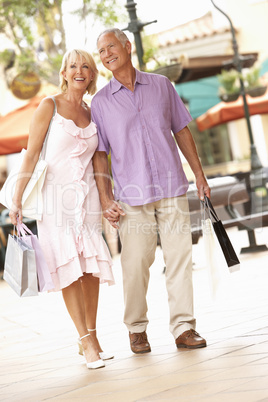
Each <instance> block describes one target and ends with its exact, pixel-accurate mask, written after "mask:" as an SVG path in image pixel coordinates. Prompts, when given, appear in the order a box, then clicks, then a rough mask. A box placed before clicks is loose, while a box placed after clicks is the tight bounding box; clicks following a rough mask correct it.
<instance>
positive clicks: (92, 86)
mask: <svg viewBox="0 0 268 402" xmlns="http://www.w3.org/2000/svg"><path fill="white" fill-rule="evenodd" d="M77 57H81V58H84V59H85V60H86V62H87V63H88V65H89V67H90V68H91V71H92V72H93V74H94V75H93V79H92V81H90V83H89V85H88V87H87V89H86V91H85V92H86V93H89V94H90V95H94V93H95V92H96V91H97V79H98V74H99V71H98V69H97V66H96V63H95V61H94V59H93V57H92V56H91V54H90V53H88V52H86V51H85V50H80V49H73V50H69V51H68V52H66V53H65V55H64V56H63V59H62V63H61V68H60V72H59V76H60V90H61V92H62V93H64V92H66V91H67V88H68V82H67V81H66V80H65V78H64V77H63V74H62V72H63V71H66V68H67V64H68V61H69V59H70V58H73V59H74V60H75V59H76V58H77Z"/></svg>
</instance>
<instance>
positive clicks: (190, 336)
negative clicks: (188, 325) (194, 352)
mask: <svg viewBox="0 0 268 402" xmlns="http://www.w3.org/2000/svg"><path fill="white" fill-rule="evenodd" d="M175 342H176V346H177V348H188V349H197V348H205V347H206V346H207V342H206V340H205V339H204V338H202V337H201V336H200V335H199V334H198V333H197V332H196V331H195V330H194V329H190V330H189V331H184V332H183V333H182V334H181V335H180V336H178V338H177V339H176V341H175Z"/></svg>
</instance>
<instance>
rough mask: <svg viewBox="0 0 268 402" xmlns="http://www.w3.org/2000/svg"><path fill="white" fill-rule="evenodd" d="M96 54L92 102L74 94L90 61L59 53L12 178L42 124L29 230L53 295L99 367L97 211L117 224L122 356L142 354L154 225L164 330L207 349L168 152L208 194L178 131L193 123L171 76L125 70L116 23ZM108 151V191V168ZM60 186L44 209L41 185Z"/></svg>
mask: <svg viewBox="0 0 268 402" xmlns="http://www.w3.org/2000/svg"><path fill="white" fill-rule="evenodd" d="M97 49H98V52H99V55H100V59H101V62H102V63H103V65H104V67H105V68H107V70H109V71H111V73H112V74H113V78H112V79H111V80H110V82H109V83H108V84H107V85H106V86H105V87H104V88H102V89H101V90H99V91H98V92H97V93H96V94H95V95H94V97H93V99H92V102H91V109H90V108H89V107H88V106H87V104H86V103H85V102H84V101H83V95H84V94H85V93H86V92H88V93H89V94H92V95H93V94H94V93H95V92H96V81H97V75H98V71H97V68H96V65H95V62H94V60H93V58H92V56H91V55H90V54H88V53H87V52H85V51H81V50H77V49H76V50H73V51H71V52H67V54H66V55H65V56H64V59H63V63H62V68H61V70H60V80H61V93H60V94H58V95H55V96H54V97H52V98H51V97H49V98H46V99H44V100H43V101H42V102H41V104H40V105H39V107H38V109H37V111H36V113H35V115H34V117H33V120H32V123H31V127H30V132H29V142H28V148H27V152H26V157H25V161H24V165H23V166H22V173H27V174H28V176H27V177H29V173H31V172H32V171H33V169H34V166H35V164H36V161H37V160H38V157H39V154H40V151H41V148H42V144H43V141H44V138H45V136H46V133H47V131H48V127H49V125H51V127H50V132H49V136H48V141H47V153H46V159H47V161H48V173H49V172H50V173H51V175H48V174H47V178H46V180H47V183H45V185H44V188H43V198H44V212H43V218H42V221H40V222H38V235H39V239H40V243H41V246H42V248H43V250H44V253H45V255H46V258H47V262H48V265H49V269H50V272H51V276H52V279H53V281H54V285H55V289H54V290H55V291H57V290H61V291H62V294H63V298H64V301H65V304H66V307H67V310H68V312H69V314H70V316H71V318H72V320H73V322H74V324H75V326H76V329H77V332H78V334H79V339H78V344H79V347H80V352H81V354H84V356H85V358H86V365H87V367H88V368H90V369H95V368H100V367H104V366H105V360H108V359H111V358H113V355H112V354H110V353H107V352H106V353H105V352H103V350H102V348H101V346H100V344H99V341H98V338H97V333H96V318H97V306H98V294H99V283H104V282H108V284H113V283H114V281H113V274H112V264H111V257H110V255H109V251H108V249H107V246H106V244H105V243H104V241H103V239H102V236H101V233H94V229H93V230H92V228H94V227H96V226H94V225H95V224H96V221H98V222H99V221H100V219H101V210H102V213H103V216H104V217H105V218H106V219H107V220H108V221H109V223H110V224H111V225H112V226H113V227H114V228H118V230H119V234H120V239H121V243H122V251H121V263H122V271H123V288H124V303H125V311H124V323H125V325H126V327H127V329H128V332H129V340H130V348H131V350H132V352H134V353H147V352H150V351H151V347H150V343H149V340H148V338H147V334H146V328H147V325H148V317H147V301H146V294H147V289H148V283H149V269H150V266H151V265H152V263H153V262H154V259H155V251H156V246H157V231H158V233H159V236H160V240H161V246H162V250H163V255H164V260H165V265H166V270H165V276H166V287H167V293H168V302H169V310H170V327H169V328H170V332H171V333H172V335H173V336H174V340H175V345H176V346H177V348H190V349H195V348H201V347H205V346H206V340H205V339H204V338H202V337H201V336H200V335H199V334H198V332H196V330H195V327H196V320H195V318H194V313H193V286H192V241H191V229H190V220H189V209H188V201H187V197H186V191H187V189H188V181H187V178H186V176H185V173H184V171H183V167H182V163H181V159H180V156H179V153H178V148H179V149H180V151H181V152H182V154H183V155H184V157H185V158H186V160H187V161H188V163H189V165H190V167H191V169H192V171H193V173H194V175H195V178H196V186H197V190H198V196H199V198H200V199H201V200H202V199H203V198H204V195H206V196H208V197H209V196H210V189H209V186H208V183H207V181H206V178H205V175H204V172H203V169H202V166H201V163H200V160H199V157H198V154H197V150H196V146H195V143H194V140H193V137H192V135H191V132H190V130H189V129H188V127H187V125H188V123H189V122H190V121H191V120H192V118H191V116H190V114H189V112H188V111H187V109H186V108H185V106H184V104H183V102H182V100H181V99H180V97H179V96H178V94H177V92H176V91H175V89H174V87H173V85H172V84H171V82H170V81H169V80H168V79H167V78H166V77H164V76H161V75H156V74H150V73H145V72H141V71H138V70H137V69H136V68H134V66H133V64H132V61H131V43H130V41H129V39H128V38H127V36H126V35H125V33H124V32H122V31H120V30H119V29H114V28H113V29H108V30H105V31H104V32H102V33H101V34H100V35H99V37H98V40H97ZM172 133H173V135H172ZM110 152H111V166H112V175H113V180H114V189H112V184H111V178H110V175H109V169H108V155H109V153H110ZM52 177H53V179H52ZM28 180H29V178H28V179H27V178H25V179H24V180H23V179H22V180H20V181H19V182H18V183H17V186H16V191H15V195H14V197H13V206H12V208H11V210H10V217H11V220H12V222H13V223H14V224H16V221H17V219H19V220H20V221H21V220H22V205H21V199H22V194H23V191H24V189H25V187H26V185H27V181H28ZM51 180H54V181H51ZM48 181H49V182H48ZM60 183H61V185H63V184H70V183H71V184H72V185H73V188H74V189H75V191H73V192H71V191H69V192H68V194H66V191H64V190H63V191H62V194H60V195H59V193H58V192H57V199H54V205H55V208H54V210H53V213H51V212H50V213H48V212H47V210H49V206H50V202H51V199H50V195H49V189H50V190H51V184H54V185H59V184H60ZM48 184H50V186H48ZM69 188H70V187H69ZM63 205H64V206H65V208H63ZM67 207H68V208H67ZM63 209H64V211H63ZM64 214H65V215H66V216H65V215H64ZM70 214H73V217H74V220H75V221H76V222H77V225H73V226H72V227H68V225H69V222H70ZM59 215H60V224H59ZM63 215H64V216H63ZM81 227H82V228H83V230H82V229H81ZM156 227H157V231H156ZM79 228H80V229H79ZM85 228H86V229H85ZM87 228H89V232H90V235H89V232H88V233H87ZM90 228H91V230H90ZM172 228H173V230H172ZM174 228H176V229H175V230H174ZM182 228H183V229H182ZM185 229H187V230H185ZM51 238H53V241H52V240H51Z"/></svg>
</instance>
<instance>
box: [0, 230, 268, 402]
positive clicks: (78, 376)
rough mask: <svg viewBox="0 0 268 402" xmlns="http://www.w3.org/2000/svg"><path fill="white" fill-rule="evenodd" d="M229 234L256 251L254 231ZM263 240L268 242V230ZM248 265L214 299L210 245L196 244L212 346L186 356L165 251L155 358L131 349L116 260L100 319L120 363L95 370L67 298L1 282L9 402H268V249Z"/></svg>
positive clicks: (199, 310)
mask: <svg viewBox="0 0 268 402" xmlns="http://www.w3.org/2000/svg"><path fill="white" fill-rule="evenodd" d="M228 233H229V235H230V238H231V240H232V241H233V244H234V246H235V248H236V250H237V251H238V252H239V250H240V247H244V246H247V235H246V232H244V231H243V232H239V231H237V230H236V229H232V230H229V231H228ZM256 236H257V241H258V243H259V244H262V243H266V244H267V239H268V230H267V229H263V230H258V231H256ZM178 252H179V246H178ZM240 259H241V270H240V272H237V273H233V274H229V273H227V272H226V275H225V276H224V278H223V281H222V285H221V288H220V289H219V292H218V297H217V299H216V300H215V301H213V300H212V299H211V296H210V288H209V283H208V277H207V271H206V269H205V257H204V252H203V239H200V241H199V243H198V244H197V245H195V246H194V271H193V279H194V290H195V315H196V318H197V330H198V332H200V333H201V334H202V336H204V337H206V339H207V342H208V347H207V348H204V349H199V350H177V349H176V347H175V344H174V339H173V338H172V336H171V334H170V333H169V330H168V306H167V297H166V290H165V277H164V275H163V273H162V271H163V266H164V263H163V258H162V253H161V249H160V248H158V250H157V254H156V261H155V263H154V265H153V266H152V268H151V281H150V286H149V292H148V302H149V319H150V324H149V327H148V331H147V332H148V337H149V340H150V343H151V347H152V352H151V353H149V354H145V355H141V356H139V355H134V354H132V352H131V351H130V349H129V341H128V333H127V330H126V328H125V326H124V325H123V324H122V316H123V297H122V285H121V283H122V280H121V267H120V260H119V257H118V256H117V257H115V258H114V274H115V278H116V285H115V286H112V287H108V286H106V285H104V286H102V287H101V294H100V307H99V317H98V335H99V339H100V341H101V344H102V347H103V349H104V350H107V351H112V352H114V354H115V358H114V360H110V361H108V362H107V364H106V367H105V368H103V369H99V370H95V371H94V370H92V371H90V370H88V369H87V368H86V366H85V362H84V358H83V357H82V356H79V355H78V353H77V352H78V348H77V344H76V339H77V333H76V330H75V329H74V328H73V324H72V322H71V320H70V318H69V316H68V314H67V312H66V310H65V307H64V304H63V300H62V296H61V293H55V294H42V295H40V296H39V297H33V298H21V299H20V298H19V297H17V295H16V294H15V293H14V292H13V291H12V290H11V289H10V288H9V286H8V285H7V284H6V283H5V282H4V281H0V327H1V335H0V336H1V342H0V357H1V359H0V401H8V402H12V401H20V402H21V401H23V402H24V401H25V402H38V401H46V400H51V401H79V402H80V401H93V402H95V401H96V402H113V401H114V402H121V401H122V402H130V401H182V402H188V401H189V402H190V401H198V402H199V401H205V402H223V401H224V402H225V401H228V402H240V401H241V402H242V401H243V402H257V401H263V402H264V401H268V252H267V251H265V252H261V253H252V254H242V255H240Z"/></svg>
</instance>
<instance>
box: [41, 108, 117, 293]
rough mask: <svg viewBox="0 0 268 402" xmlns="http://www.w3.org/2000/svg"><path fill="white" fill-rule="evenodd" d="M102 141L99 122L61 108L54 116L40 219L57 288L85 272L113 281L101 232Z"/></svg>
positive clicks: (109, 258)
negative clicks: (96, 158)
mask: <svg viewBox="0 0 268 402" xmlns="http://www.w3.org/2000/svg"><path fill="white" fill-rule="evenodd" d="M97 145H98V136H97V128H96V125H95V124H94V123H93V122H91V123H90V124H89V125H88V126H87V127H86V128H79V127H77V126H76V125H75V123H74V122H73V121H72V120H68V119H65V118H64V117H62V116H61V115H59V114H58V113H57V112H56V113H55V116H54V117H53V119H52V124H51V129H50V133H49V137H48V141H47V150H46V157H45V159H46V160H47V162H48V170H47V175H46V180H45V184H44V187H43V201H44V209H43V211H44V212H43V219H42V221H38V222H37V227H38V236H39V239H40V244H41V247H42V249H43V251H44V253H45V257H46V260H47V263H48V266H49V270H50V273H51V276H52V279H53V282H54V285H55V289H54V291H58V290H60V289H62V288H65V287H67V286H69V285H70V284H71V283H73V282H74V281H77V280H78V278H79V277H81V276H82V275H83V273H84V272H86V273H92V274H93V275H94V276H96V277H98V278H99V280H100V283H105V282H108V284H109V285H113V284H114V278H113V273H112V259H111V256H110V253H109V250H108V247H107V245H106V243H105V241H104V239H103V237H102V223H101V206H100V201H99V194H98V190H97V186H96V182H95V179H94V175H93V166H92V156H93V154H94V151H95V149H96V148H97Z"/></svg>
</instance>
